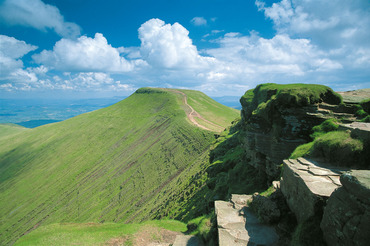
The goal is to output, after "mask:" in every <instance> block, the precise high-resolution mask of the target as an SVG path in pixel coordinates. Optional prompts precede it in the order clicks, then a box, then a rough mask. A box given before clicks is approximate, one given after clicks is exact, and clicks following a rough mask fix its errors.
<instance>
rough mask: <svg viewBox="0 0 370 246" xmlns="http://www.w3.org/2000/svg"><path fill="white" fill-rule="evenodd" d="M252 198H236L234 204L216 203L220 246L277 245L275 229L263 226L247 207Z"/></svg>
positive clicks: (234, 197) (277, 238) (233, 199)
mask: <svg viewBox="0 0 370 246" xmlns="http://www.w3.org/2000/svg"><path fill="white" fill-rule="evenodd" d="M250 198H251V196H235V195H233V197H232V202H225V201H216V202H215V211H216V215H217V225H218V238H219V245H220V246H233V245H277V242H278V240H279V237H278V236H277V234H276V232H275V229H274V228H273V227H271V226H268V225H265V224H262V223H261V222H259V220H258V218H257V217H256V216H255V215H254V214H253V213H252V212H251V211H250V208H248V207H246V203H245V204H243V203H244V202H246V201H248V200H249V199H250Z"/></svg>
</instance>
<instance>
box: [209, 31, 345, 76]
mask: <svg viewBox="0 0 370 246" xmlns="http://www.w3.org/2000/svg"><path fill="white" fill-rule="evenodd" d="M218 42H219V44H220V47H219V48H216V49H209V50H207V53H208V54H210V55H212V56H214V57H215V58H216V59H218V60H221V61H225V62H229V63H231V64H234V66H243V67H244V69H245V71H248V70H249V71H250V73H261V74H265V73H276V74H283V73H287V74H290V75H297V76H302V75H305V74H306V73H308V72H313V71H327V70H333V69H338V68H341V67H342V66H341V64H339V63H337V62H335V61H332V60H330V59H329V58H328V57H327V55H325V54H324V53H323V52H321V51H320V50H318V49H317V48H316V47H315V46H314V45H312V44H311V43H310V41H309V40H307V39H291V38H290V37H289V36H287V35H276V36H275V37H273V38H272V39H265V38H262V37H259V36H258V35H257V34H255V33H252V34H251V35H250V36H241V35H236V34H235V33H232V34H226V35H225V36H224V37H223V38H222V39H219V40H218Z"/></svg>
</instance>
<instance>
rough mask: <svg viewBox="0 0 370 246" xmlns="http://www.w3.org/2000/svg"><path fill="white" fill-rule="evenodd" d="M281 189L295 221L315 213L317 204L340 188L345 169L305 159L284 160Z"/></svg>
mask: <svg viewBox="0 0 370 246" xmlns="http://www.w3.org/2000/svg"><path fill="white" fill-rule="evenodd" d="M283 168H284V172H283V177H282V180H281V191H282V193H283V194H284V196H285V198H286V201H287V203H288V206H289V208H290V209H291V210H292V211H293V212H294V214H295V215H296V218H297V220H298V222H303V221H305V220H306V219H308V218H310V217H311V216H313V215H315V214H316V213H317V209H318V206H322V205H320V204H321V203H322V201H324V202H325V201H326V200H327V199H328V198H329V197H330V196H331V194H332V193H333V192H334V191H335V190H336V189H337V188H339V187H341V182H340V175H341V174H342V173H343V172H345V171H346V170H348V169H346V168H336V167H324V166H321V165H319V164H318V163H316V162H314V161H310V160H307V159H305V158H298V159H294V160H293V159H289V160H284V166H283Z"/></svg>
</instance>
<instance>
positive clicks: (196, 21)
mask: <svg viewBox="0 0 370 246" xmlns="http://www.w3.org/2000/svg"><path fill="white" fill-rule="evenodd" d="M190 22H191V23H192V24H193V25H194V26H206V25H207V20H206V19H204V17H194V18H193V19H191V21H190Z"/></svg>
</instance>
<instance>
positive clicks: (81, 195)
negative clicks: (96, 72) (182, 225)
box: [0, 88, 238, 245]
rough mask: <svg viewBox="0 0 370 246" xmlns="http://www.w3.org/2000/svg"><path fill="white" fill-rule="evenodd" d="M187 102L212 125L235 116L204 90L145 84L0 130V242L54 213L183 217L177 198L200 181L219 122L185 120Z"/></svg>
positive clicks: (97, 218)
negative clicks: (20, 128) (67, 115)
mask: <svg viewBox="0 0 370 246" xmlns="http://www.w3.org/2000/svg"><path fill="white" fill-rule="evenodd" d="M184 94H185V95H184ZM185 99H187V100H188V101H189V104H186V103H185ZM203 103H204V104H205V105H204V106H203V105H202V104H203ZM189 105H190V106H191V108H193V109H194V112H195V111H197V113H198V115H200V116H201V117H194V118H195V119H196V120H199V119H200V120H199V122H198V124H199V125H202V126H204V125H205V127H206V128H208V129H210V128H212V127H211V126H218V127H217V129H216V127H214V128H212V129H210V130H214V131H217V130H222V129H223V128H225V127H227V122H230V121H231V120H233V119H234V118H235V117H237V116H238V112H237V111H235V110H233V109H230V108H227V107H223V106H221V105H220V104H218V103H216V102H214V101H213V100H212V99H209V98H207V97H206V96H205V95H204V94H203V95H202V96H201V97H199V94H198V93H197V92H192V91H179V90H168V89H166V90H164V89H151V88H143V89H139V90H138V91H136V92H135V93H134V94H133V95H131V96H130V97H128V98H127V99H125V100H123V101H121V102H119V103H117V104H115V105H112V106H110V107H108V108H104V109H101V110H97V111H94V112H90V113H86V114H83V115H80V116H77V117H74V118H72V119H69V120H66V121H63V122H60V123H54V124H50V125H45V126H41V127H37V128H35V129H32V130H27V131H24V132H20V133H17V134H16V135H8V137H6V138H0V242H1V243H2V244H4V245H6V244H11V243H14V242H15V240H17V239H18V238H19V237H21V236H22V235H24V234H25V233H27V232H29V231H32V230H33V229H35V228H37V227H38V226H40V225H46V224H50V223H54V222H137V221H142V220H147V219H153V218H160V217H166V216H167V217H171V214H173V216H172V217H177V218H179V219H181V218H185V217H186V216H187V213H186V212H184V211H183V210H182V208H178V207H175V206H170V205H171V203H176V202H178V201H179V200H181V201H184V199H187V198H186V197H185V196H187V197H193V195H194V194H195V193H196V192H197V191H198V190H199V188H200V187H202V185H203V184H202V182H203V181H202V180H198V183H197V184H196V185H193V184H191V181H192V180H193V179H194V177H195V176H196V174H197V173H199V172H201V171H202V170H203V171H204V169H205V168H206V166H207V163H208V151H209V146H210V144H211V143H212V142H213V141H214V132H213V131H208V130H204V129H202V128H200V127H198V126H197V125H195V124H193V123H192V122H190V121H189V120H186V119H189V113H188V112H187V110H189ZM220 115H225V116H226V117H219V116H220ZM197 118H198V119H197ZM206 124H208V125H206ZM165 192H166V194H164V193H165ZM167 194H178V196H174V197H172V199H171V200H169V199H168V196H167ZM199 199H200V198H199ZM167 205H168V206H167ZM168 207H171V208H172V210H171V211H167V210H168V209H167V208H168ZM177 210H178V211H177ZM187 218H188V219H190V217H187Z"/></svg>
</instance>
